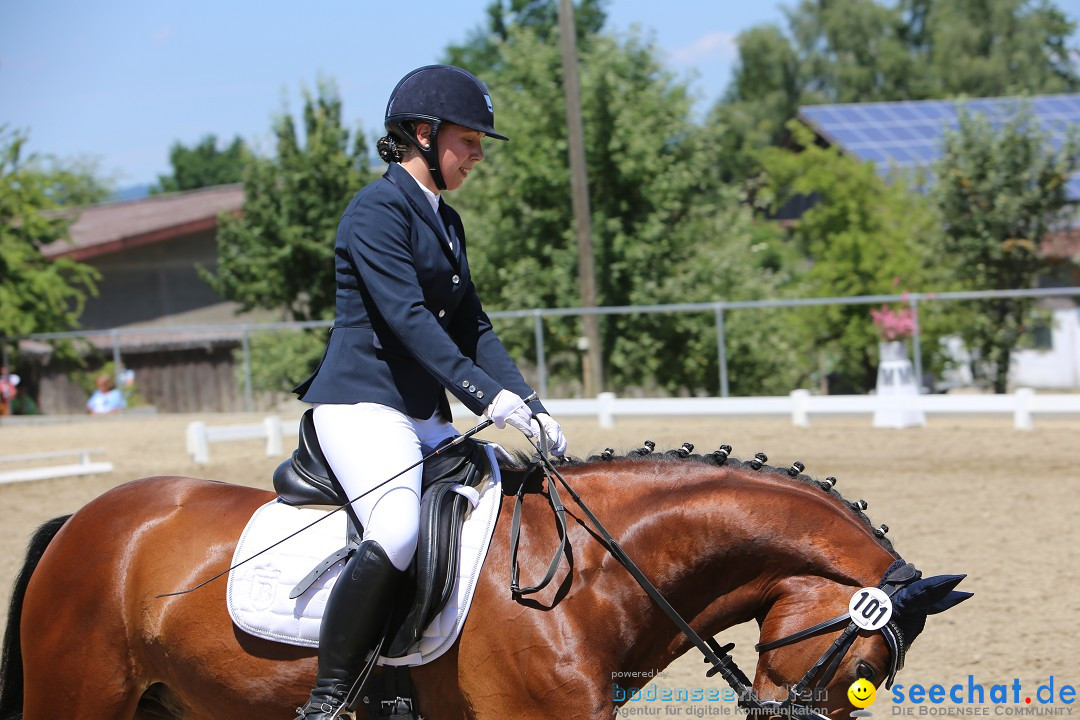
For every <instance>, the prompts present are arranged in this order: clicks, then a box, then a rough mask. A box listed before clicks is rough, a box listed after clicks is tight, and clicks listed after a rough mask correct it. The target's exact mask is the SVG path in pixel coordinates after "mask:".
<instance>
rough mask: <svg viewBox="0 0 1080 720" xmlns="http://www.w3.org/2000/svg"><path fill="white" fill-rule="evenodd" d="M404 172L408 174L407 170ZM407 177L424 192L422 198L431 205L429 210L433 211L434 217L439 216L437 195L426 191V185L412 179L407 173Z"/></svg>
mask: <svg viewBox="0 0 1080 720" xmlns="http://www.w3.org/2000/svg"><path fill="white" fill-rule="evenodd" d="M405 172H408V170H406V171H405ZM409 177H411V178H412V179H413V181H415V182H416V184H417V185H419V186H420V189H421V190H423V191H424V197H426V198H427V201H428V202H429V203H431V209H432V210H434V211H435V214H436V215H438V214H439V195H438V193H433V192H431V190H428V187H427V185H425V184H424V183H422V182H420V181H419V180H417V179H416V178H415V177H413V174H412V173H409Z"/></svg>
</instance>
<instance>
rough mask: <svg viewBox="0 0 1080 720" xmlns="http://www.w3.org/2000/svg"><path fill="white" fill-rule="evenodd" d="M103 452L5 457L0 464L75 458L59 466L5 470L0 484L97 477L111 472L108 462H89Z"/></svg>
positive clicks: (1, 475) (84, 451) (61, 451)
mask: <svg viewBox="0 0 1080 720" xmlns="http://www.w3.org/2000/svg"><path fill="white" fill-rule="evenodd" d="M104 452H105V451H104V450H98V449H93V450H55V451H53V452H43V453H31V454H24V455H5V456H3V457H0V464H7V463H40V462H41V461H42V460H58V459H60V458H70V457H74V458H77V460H76V461H75V462H66V463H60V464H48V465H32V466H30V467H23V468H17V469H15V470H5V471H3V472H0V483H12V482H26V481H29V480H46V479H49V478H59V477H71V476H73V475H97V474H99V473H107V472H112V469H113V464H112V463H110V462H91V460H90V456H91V455H100V454H101V453H104Z"/></svg>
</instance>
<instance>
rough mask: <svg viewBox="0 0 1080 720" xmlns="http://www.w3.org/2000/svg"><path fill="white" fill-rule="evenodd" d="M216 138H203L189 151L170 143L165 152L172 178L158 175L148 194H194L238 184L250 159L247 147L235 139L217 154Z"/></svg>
mask: <svg viewBox="0 0 1080 720" xmlns="http://www.w3.org/2000/svg"><path fill="white" fill-rule="evenodd" d="M217 145H218V141H217V138H216V137H215V136H214V135H207V136H206V137H204V138H203V139H202V140H200V141H199V142H198V144H196V145H194V146H193V147H190V148H187V147H184V145H182V144H181V143H174V144H173V146H172V148H171V149H170V150H169V162H171V163H172V167H173V173H172V175H159V176H158V184H157V187H155V188H153V189H152V190H151V194H153V195H157V194H159V193H166V192H177V191H180V190H194V189H196V188H201V187H210V186H212V185H224V184H226V183H235V182H240V181H241V180H242V179H243V174H244V166H245V165H246V164H247V162H248V159H249V157H250V153H249V152H248V149H247V145H245V144H244V141H243V140H241V139H240V138H239V137H236V138H234V139H233V141H232V143H231V144H230V145H229V146H228V147H227V148H224V149H222V150H219V149H218V147H217Z"/></svg>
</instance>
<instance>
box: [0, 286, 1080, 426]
mask: <svg viewBox="0 0 1080 720" xmlns="http://www.w3.org/2000/svg"><path fill="white" fill-rule="evenodd" d="M1004 298H1029V299H1041V300H1048V299H1051V298H1080V287H1061V288H1035V289H1017V290H984V291H971V292H941V293H914V292H913V293H905V294H900V295H897V294H893V295H860V296H853V297H827V298H796V299H776V300H752V301H728V300H718V301H715V302H703V303H678V304H669V305H632V306H606V307H594V308H581V307H573V308H534V309H531V310H501V311H491V312H489V313H488V315H489V316H490V317H491V318H492V319H497V320H508V319H517V320H519V321H520V320H531V322H532V324H533V334H534V337H535V344H536V357H535V365H536V373H537V380H536V383H535V384H534V387H535V388H536V390H537V391H538V392H539V394H540V397H542V398H545V400H546V399H547V398H549V397H550V394H549V392H548V361H547V350H546V342H545V336H546V332H545V329H544V323H545V322H546V321H550V320H552V319H554V318H562V317H583V316H585V315H604V316H608V315H611V316H614V315H645V314H656V313H661V314H663V313H705V314H709V315H712V316H713V318H714V325H715V329H716V351H715V352H716V358H717V367H718V375H719V377H718V388H719V395H720V396H721V397H723V398H729V397H730V395H731V393H730V388H729V381H728V367H727V348H726V345H727V339H726V330H725V326H726V318H727V317H728V315H729V314H730V313H732V312H739V311H742V310H750V309H755V308H805V307H818V306H829V305H881V304H889V303H892V304H896V303H902V304H906V305H907V306H908V307H909V308H910V309H911V311H912V313H913V316H914V318H915V331H914V334H913V336H912V337H911V359H912V362H913V365H914V367H913V372H914V376H915V378H919V379H921V378H922V377H923V368H922V352H921V342H922V340H921V330H920V325H919V311H920V308H921V307H922V306H923V305H924V304H925V303H931V302H933V303H937V302H962V301H969V300H987V299H1004ZM1072 312H1073V313H1074V314H1076V313H1077V312H1078V311H1077V310H1076V308H1075V307H1074V308H1073V309H1072ZM869 322H870V314H869V311H868V312H867V323H869ZM331 324H332V323H330V322H328V321H306V322H299V321H297V322H277V323H239V324H236V323H233V324H224V325H192V326H173V325H167V326H162V327H138V328H112V329H108V330H104V329H103V330H83V331H77V332H64V333H39V334H35V335H30V336H28V337H27V338H24V339H27V340H37V341H46V342H48V341H54V340H71V339H79V338H84V339H88V338H95V337H96V338H98V340H99V342H100V341H102V339H103V338H105V339H109V338H111V341H110V342H109V343H108V344H110V345H111V348H112V357H113V363H114V365H115V367H116V368H117V372H118V373H119V372H120V368H122V367H123V365H124V363H123V352H122V349H121V338H128V339H131V338H133V337H142V336H147V337H152V336H155V335H175V334H177V333H187V334H190V335H192V336H205V335H206V334H208V333H209V334H213V333H218V334H221V333H230V334H232V335H236V336H238V337H239V339H240V343H241V356H242V359H241V365H242V367H241V372H240V374H241V376H242V379H241V380H240V382H239V383H238V384H239V385H240V386H241V387H239V394H240V395H241V396H242V398H243V403H242V406H243V409H244V410H246V411H248V412H251V411H253V410H254V409H255V403H254V389H253V387H252V376H251V373H252V371H251V365H252V361H251V347H250V338H251V335H252V333H257V332H264V331H273V330H303V329H312V328H329V327H330V326H331ZM1068 330H1069V332H1068V333H1064V334H1062V337H1061V338H1060V339H1061V341H1062V344H1063V346H1065V347H1063V348H1062V352H1061V355H1062V356H1063V357H1062V358H1060V359H1062V360H1064V361H1065V364H1067V365H1068V366H1069V367H1068V368H1067V369H1066V371H1065V373H1064V374H1065V375H1068V376H1069V377H1070V378H1072V381H1073V382H1076V383H1077V384H1080V331H1078V330H1076V329H1075V328H1068ZM14 340H16V339H13V338H0V354H3V358H2V359H3V360H4V361H5V363H6V364H10V363H8V362H7V361H8V358H7V348H8V345H9V344H10V343H12V342H13V341H14ZM1057 342H1058V340H1054V343H1055V345H1056V344H1057ZM1026 352H1032V351H1026ZM1014 360H1015V356H1014ZM1040 372H1042V373H1043V374H1045V373H1046V368H1042V369H1041V370H1040ZM1032 382H1034V381H1033V380H1020V381H1019V382H1018V384H1024V383H1032ZM1048 387H1050V386H1048ZM1052 387H1070V385H1069V384H1068V383H1065V384H1064V385H1053V386H1052ZM746 401H747V402H753V403H755V404H761V403H763V404H764V405H768V404H769V402H770V401H769V399H768V398H753V399H751V398H746ZM582 402H596V401H591V400H583V401H582ZM824 412H828V411H827V410H826V411H824Z"/></svg>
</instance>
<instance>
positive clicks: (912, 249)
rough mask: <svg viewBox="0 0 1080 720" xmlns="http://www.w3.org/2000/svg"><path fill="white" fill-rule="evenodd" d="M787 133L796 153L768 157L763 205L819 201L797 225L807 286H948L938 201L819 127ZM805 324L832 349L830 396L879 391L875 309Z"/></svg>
mask: <svg viewBox="0 0 1080 720" xmlns="http://www.w3.org/2000/svg"><path fill="white" fill-rule="evenodd" d="M788 131H789V132H790V133H791V134H792V136H793V139H794V143H795V144H796V145H797V146H798V148H797V149H790V148H769V149H767V150H765V151H764V152H762V153H761V166H762V168H763V171H764V178H763V192H762V193H761V202H763V203H765V204H767V205H768V206H769V207H771V208H777V207H781V206H783V205H784V204H785V203H786V202H788V201H790V200H791V199H792V198H796V197H800V196H801V197H812V198H813V199H814V202H813V204H812V206H811V207H810V208H809V209H808V210H806V211H805V212H804V213H803V214H802V216H801V217H800V218H799V219H798V220H797V221H795V222H794V224H793V226H792V228H791V237H792V239H793V240H794V241H795V243H796V244H797V247H798V248H799V250H800V252H801V253H802V254H803V255H804V256H805V257H806V258H807V259H808V260H809V262H810V265H811V266H810V269H809V270H808V271H807V273H806V275H805V278H804V280H805V283H804V287H806V288H807V289H811V288H812V294H813V295H815V296H818V297H830V296H838V297H843V296H855V295H877V294H895V293H897V292H898V291H899V290H900V289H905V290H909V291H925V290H929V289H931V288H935V287H939V286H940V285H939V283H940V282H941V281H942V278H943V277H945V276H944V275H942V274H937V273H935V272H934V269H935V268H936V267H940V263H939V257H940V256H939V254H938V252H937V251H938V248H939V245H940V244H939V241H937V236H938V234H939V233H938V230H937V227H938V219H937V216H936V214H935V213H934V210H933V206H932V204H931V202H930V201H929V200H928V199H927V198H926V197H925V196H923V195H921V194H918V193H915V192H911V191H909V190H908V189H907V187H906V183H905V182H904V181H903V178H893V179H892V181H891V182H886V180H885V179H884V178H882V177H881V176H880V175H878V173H877V172H876V170H875V169H874V166H873V164H872V163H864V162H860V161H858V160H856V159H854V158H851V157H848V156H846V155H844V154H842V153H841V152H840V150H839V149H837V148H832V147H830V148H822V147H819V146H817V145H815V144H814V138H813V134H812V133H811V131H810V130H809V129H808V128H806V127H805V126H803V125H801V124H800V123H798V122H797V121H792V122H791V124H790V125H789V127H788ZM898 286H900V287H898ZM803 327H804V329H805V331H806V332H808V333H809V334H810V337H809V338H808V341H809V342H810V343H812V344H813V345H814V346H816V347H819V348H823V349H824V351H825V352H826V353H827V363H828V370H829V372H830V373H831V374H832V376H833V382H832V387H830V390H832V391H836V390H840V391H847V392H866V391H868V390H869V389H871V388H872V387H874V384H875V379H876V375H877V364H878V358H877V352H876V349H877V337H876V335H875V332H874V329H873V327H872V325H871V320H870V312H869V309H868V308H867V307H866V306H862V305H832V306H826V307H823V308H820V309H817V308H815V309H814V310H812V311H807V312H805V313H803ZM932 346H933V344H932V343H927V347H928V348H930V347H932Z"/></svg>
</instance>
